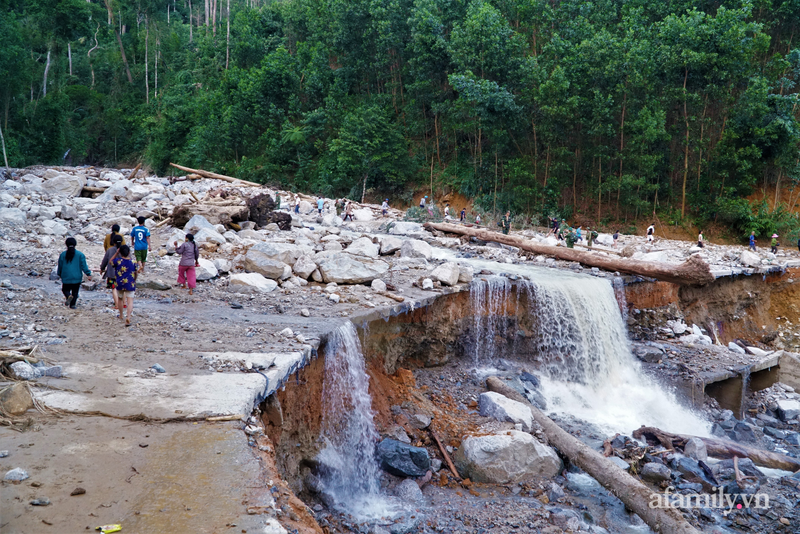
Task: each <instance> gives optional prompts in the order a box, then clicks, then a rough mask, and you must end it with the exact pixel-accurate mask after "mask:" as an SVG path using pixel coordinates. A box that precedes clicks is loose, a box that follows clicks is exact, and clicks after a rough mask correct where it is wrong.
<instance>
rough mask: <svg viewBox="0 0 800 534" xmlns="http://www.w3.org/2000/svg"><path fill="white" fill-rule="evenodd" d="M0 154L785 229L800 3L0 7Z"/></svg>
mask: <svg viewBox="0 0 800 534" xmlns="http://www.w3.org/2000/svg"><path fill="white" fill-rule="evenodd" d="M0 6H2V11H1V12H0V13H1V16H0V128H1V131H2V141H3V149H4V156H5V158H6V161H7V163H5V164H6V165H10V166H12V167H22V166H26V165H31V164H39V163H42V164H61V163H72V164H73V165H80V164H88V165H108V166H115V165H122V164H128V165H132V164H136V163H142V164H143V165H146V166H147V167H149V168H150V169H152V170H153V171H154V172H158V173H170V172H171V171H170V169H171V168H170V167H169V163H170V162H175V163H180V164H183V165H186V166H189V167H193V168H202V169H206V170H210V171H214V172H219V173H223V174H227V175H230V176H236V177H240V178H244V179H247V180H253V181H258V182H261V183H266V184H275V185H280V186H281V187H284V188H287V189H290V190H296V191H304V192H309V193H314V194H323V195H327V196H342V195H348V196H349V197H350V198H354V199H357V200H360V199H361V198H362V197H364V196H366V198H367V199H368V200H370V199H371V200H373V201H374V200H376V199H379V198H381V199H382V197H389V198H390V199H391V201H392V202H393V203H396V204H409V203H411V202H412V195H414V194H415V192H416V194H417V195H419V194H420V192H424V194H428V195H432V196H433V197H434V199H435V198H437V197H438V196H441V194H442V193H443V192H457V193H459V194H461V195H464V196H465V197H467V198H469V199H471V200H473V201H474V203H475V205H476V207H477V208H479V209H482V210H486V211H487V212H494V213H498V212H504V211H505V210H511V211H512V212H513V213H514V215H515V216H516V217H518V218H523V219H525V220H528V221H533V222H541V221H544V220H545V219H546V218H547V217H549V216H558V217H567V218H573V219H577V220H584V221H591V223H592V224H598V225H603V226H606V227H608V226H609V225H612V224H613V225H620V227H621V228H625V226H622V225H628V224H631V223H633V222H635V221H637V220H648V221H649V219H650V217H651V216H652V215H653V214H657V216H658V217H659V220H660V221H663V222H664V223H665V224H668V223H672V224H706V223H716V224H717V225H720V226H724V227H727V228H730V229H731V231H732V232H734V233H741V234H743V233H748V234H749V231H750V230H755V231H756V232H757V234H759V235H763V234H765V233H768V232H772V231H779V230H780V231H781V232H788V233H792V232H796V231H797V227H798V224H797V217H796V215H795V212H796V211H797V209H798V207H799V206H798V200H799V199H800V126H799V125H798V119H799V118H800V106H798V103H800V92H798V91H800V87H798V82H800V46H798V45H797V42H798V40H800V36H798V35H797V32H798V29H800V28H799V27H798V26H800V0H743V1H729V0H721V1H703V0H662V1H657V2H653V1H649V0H594V1H588V0H276V1H270V0H0Z"/></svg>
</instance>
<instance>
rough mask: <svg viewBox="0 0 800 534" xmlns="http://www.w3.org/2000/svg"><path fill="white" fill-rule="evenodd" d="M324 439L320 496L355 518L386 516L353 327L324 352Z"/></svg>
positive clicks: (348, 326) (369, 400)
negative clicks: (321, 493)
mask: <svg viewBox="0 0 800 534" xmlns="http://www.w3.org/2000/svg"><path fill="white" fill-rule="evenodd" d="M322 402H323V412H322V413H323V416H322V439H323V440H324V441H325V447H324V448H323V449H322V451H321V452H320V453H319V456H318V460H319V461H320V463H321V464H322V465H324V466H325V469H324V473H325V474H324V476H323V485H324V492H325V493H326V494H327V495H328V496H329V497H330V498H331V499H332V500H333V502H334V503H335V504H334V506H335V507H336V508H339V509H341V510H342V511H345V512H347V513H349V514H351V515H353V516H356V517H359V518H370V517H382V516H386V515H389V514H388V508H389V506H388V501H387V500H386V499H385V498H384V497H383V496H382V495H381V494H380V483H379V472H380V470H379V467H378V463H377V461H376V459H375V455H374V453H375V443H376V442H377V440H378V438H379V435H378V431H377V430H376V429H375V423H374V421H373V416H374V412H373V411H372V398H371V397H370V394H369V376H368V375H367V373H366V370H365V365H364V354H363V353H362V351H361V343H360V342H359V340H358V334H357V333H356V329H355V327H354V326H353V323H351V322H349V321H348V322H347V323H345V324H344V325H342V326H340V327H339V328H338V329H337V330H336V331H334V332H332V333H331V335H330V336H329V337H328V341H327V344H326V347H325V382H324V385H323V398H322Z"/></svg>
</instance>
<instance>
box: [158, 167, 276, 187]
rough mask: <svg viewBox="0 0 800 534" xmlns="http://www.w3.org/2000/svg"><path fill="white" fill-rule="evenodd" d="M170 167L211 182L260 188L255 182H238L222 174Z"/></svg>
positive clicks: (236, 179) (238, 180) (237, 179)
mask: <svg viewBox="0 0 800 534" xmlns="http://www.w3.org/2000/svg"><path fill="white" fill-rule="evenodd" d="M170 165H172V166H173V167H175V168H176V169H180V170H182V171H185V172H188V173H191V174H199V175H200V176H202V177H203V178H210V179H212V180H224V181H226V182H230V183H232V184H238V185H252V186H255V187H261V184H257V183H255V182H248V181H247V180H240V179H239V178H234V177H232V176H225V175H224V174H217V173H215V172H208V171H203V170H200V169H190V168H189V167H184V166H183V165H178V164H177V163H170Z"/></svg>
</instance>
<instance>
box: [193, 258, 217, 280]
mask: <svg viewBox="0 0 800 534" xmlns="http://www.w3.org/2000/svg"><path fill="white" fill-rule="evenodd" d="M197 263H199V264H200V266H199V267H195V276H196V278H197V280H201V281H202V280H211V279H212V278H216V277H217V276H219V271H217V268H216V267H215V266H214V262H213V261H211V260H207V259H205V258H200V259H199V260H198V262H197Z"/></svg>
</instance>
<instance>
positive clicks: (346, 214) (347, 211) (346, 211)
mask: <svg viewBox="0 0 800 534" xmlns="http://www.w3.org/2000/svg"><path fill="white" fill-rule="evenodd" d="M348 217H350V221H351V222H352V220H353V203H352V202H348V203H347V206H345V208H344V218H343V219H342V221H346V220H347V218H348Z"/></svg>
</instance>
